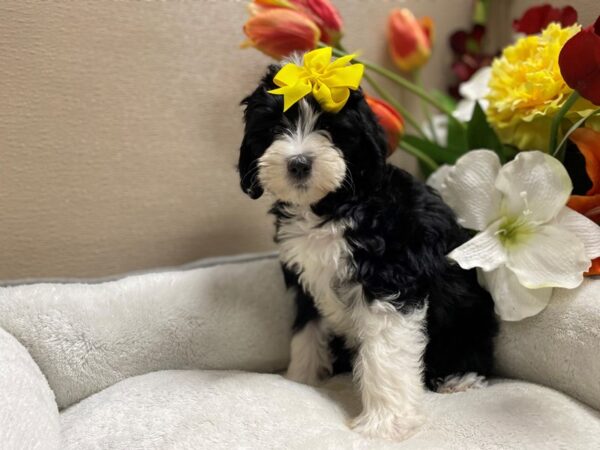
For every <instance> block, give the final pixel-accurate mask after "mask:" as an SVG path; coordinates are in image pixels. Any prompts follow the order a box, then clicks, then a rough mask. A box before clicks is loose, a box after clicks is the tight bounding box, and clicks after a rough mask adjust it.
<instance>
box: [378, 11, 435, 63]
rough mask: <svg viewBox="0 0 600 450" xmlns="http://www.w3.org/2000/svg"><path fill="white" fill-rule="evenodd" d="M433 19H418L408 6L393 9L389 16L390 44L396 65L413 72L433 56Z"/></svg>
mask: <svg viewBox="0 0 600 450" xmlns="http://www.w3.org/2000/svg"><path fill="white" fill-rule="evenodd" d="M433 26H434V25H433V21H432V20H431V18H430V17H423V18H422V19H421V20H417V19H416V18H415V16H414V15H413V13H412V12H410V11H409V10H408V9H406V8H402V9H393V10H392V11H391V12H390V15H389V17H388V26H387V29H388V46H389V49H390V54H391V55H392V59H393V61H394V63H395V64H396V66H398V67H399V68H400V70H403V71H405V72H412V71H413V70H416V69H418V68H420V67H421V66H423V65H424V64H425V63H426V62H427V61H428V60H429V57H430V56H431V46H432V41H433Z"/></svg>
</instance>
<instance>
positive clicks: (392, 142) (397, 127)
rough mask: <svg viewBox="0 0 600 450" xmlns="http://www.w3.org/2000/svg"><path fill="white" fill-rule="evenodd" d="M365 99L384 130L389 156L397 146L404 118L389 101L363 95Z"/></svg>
mask: <svg viewBox="0 0 600 450" xmlns="http://www.w3.org/2000/svg"><path fill="white" fill-rule="evenodd" d="M365 100H366V101H367V104H368V105H369V107H370V108H371V111H373V113H374V114H375V117H377V120H378V121H379V124H380V125H381V127H382V128H383V130H384V131H385V135H386V137H387V142H388V156H390V155H391V154H392V153H394V151H395V150H396V148H397V147H398V142H400V137H401V136H402V134H403V133H404V119H403V118H402V116H401V115H400V113H399V112H398V111H396V110H395V109H394V108H393V107H392V106H391V105H390V104H389V103H387V102H385V101H383V100H381V99H378V98H374V97H371V96H369V95H365Z"/></svg>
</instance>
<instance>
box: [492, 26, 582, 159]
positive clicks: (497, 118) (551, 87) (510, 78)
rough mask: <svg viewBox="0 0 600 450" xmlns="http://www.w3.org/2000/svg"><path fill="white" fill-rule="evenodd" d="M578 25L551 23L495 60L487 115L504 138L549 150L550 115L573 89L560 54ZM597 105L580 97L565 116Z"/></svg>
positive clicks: (576, 115)
mask: <svg viewBox="0 0 600 450" xmlns="http://www.w3.org/2000/svg"><path fill="white" fill-rule="evenodd" d="M580 28H581V27H580V26H579V25H573V26H570V27H565V28H562V27H561V26H560V25H559V24H557V23H551V24H550V25H548V27H547V28H546V29H545V30H544V31H543V32H542V33H541V35H531V36H526V37H523V38H521V39H519V40H518V41H517V42H516V43H515V44H514V45H511V46H509V47H506V48H505V49H504V51H503V53H502V56H501V57H499V58H496V59H495V60H494V63H493V65H492V77H491V79H490V83H489V88H490V91H489V94H488V96H487V99H488V100H489V102H490V106H489V108H488V110H487V117H488V120H489V122H490V124H491V125H492V126H493V127H494V128H495V129H496V132H497V133H498V135H499V136H500V139H501V140H502V141H503V142H505V143H507V144H512V145H515V146H517V147H518V148H520V149H539V150H547V148H548V141H549V138H550V125H551V121H552V117H553V116H554V114H556V112H557V111H558V110H559V109H560V107H561V106H562V104H563V103H564V102H565V100H566V99H567V98H568V97H569V95H570V94H571V93H572V92H573V90H572V89H571V88H570V87H569V86H567V84H566V83H565V80H563V78H562V76H561V74H560V67H559V65H558V55H559V53H560V50H561V48H562V46H563V45H564V44H565V42H566V41H568V40H569V39H570V38H571V37H572V36H574V35H575V34H576V33H577V32H579V30H580ZM593 109H594V107H593V105H592V104H591V103H590V102H588V101H587V100H583V99H580V100H579V101H577V102H576V103H575V105H574V106H573V107H572V108H571V110H570V112H569V113H568V114H567V116H566V120H567V121H575V120H577V119H579V118H580V117H582V116H583V115H584V114H587V113H589V112H591V111H592V110H593Z"/></svg>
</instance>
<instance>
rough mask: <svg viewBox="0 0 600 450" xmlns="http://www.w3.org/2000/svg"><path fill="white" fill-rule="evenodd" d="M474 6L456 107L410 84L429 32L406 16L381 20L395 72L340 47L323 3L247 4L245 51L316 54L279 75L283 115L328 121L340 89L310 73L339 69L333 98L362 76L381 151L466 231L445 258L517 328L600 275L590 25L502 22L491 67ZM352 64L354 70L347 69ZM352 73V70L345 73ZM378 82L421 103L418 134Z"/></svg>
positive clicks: (549, 18) (570, 18)
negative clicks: (312, 103) (561, 293)
mask: <svg viewBox="0 0 600 450" xmlns="http://www.w3.org/2000/svg"><path fill="white" fill-rule="evenodd" d="M474 4H475V8H474V11H475V13H474V25H473V27H472V28H471V29H469V30H459V31H457V32H455V33H454V34H452V36H451V37H450V48H451V50H452V53H453V61H452V67H451V69H452V72H453V73H454V74H455V77H456V79H457V80H458V82H459V84H458V85H454V86H451V87H450V89H449V90H450V93H451V94H453V95H455V96H458V99H459V101H458V102H456V101H455V100H454V99H452V98H451V97H450V96H446V95H444V94H442V93H440V92H435V91H431V90H428V89H425V87H424V86H423V85H422V84H421V83H420V82H419V80H420V77H419V76H418V74H419V71H420V69H421V68H422V67H424V66H425V65H426V64H427V62H428V60H429V59H430V57H431V54H432V52H433V49H434V43H435V33H434V30H435V24H434V22H433V20H432V19H431V18H429V17H424V18H420V19H419V18H416V17H415V16H414V15H413V14H412V13H411V12H410V11H409V10H408V9H392V10H391V11H390V13H389V17H388V22H387V35H386V39H387V43H388V48H389V55H390V58H391V61H392V62H393V63H394V65H395V66H396V67H397V69H398V70H397V71H392V70H389V69H386V68H384V67H382V66H379V65H377V64H374V63H372V62H370V61H368V59H366V58H362V57H359V58H357V57H356V55H354V54H350V53H348V52H347V51H346V50H345V48H344V46H343V44H342V38H343V33H344V30H343V21H342V19H341V16H340V14H339V12H338V11H337V9H336V8H335V6H334V5H333V4H332V3H331V2H330V1H329V0H253V1H251V2H250V4H249V11H250V18H249V19H248V21H247V22H246V24H245V25H244V33H245V34H246V36H247V40H246V41H245V42H244V43H243V47H255V48H256V49H258V50H260V51H262V52H264V53H265V54H267V55H269V56H272V57H273V58H275V59H278V60H281V59H284V58H285V57H287V56H289V55H291V54H292V53H294V52H304V51H309V50H315V49H317V48H319V47H323V49H322V50H323V51H318V52H311V54H310V55H311V58H315V61H308V63H307V62H306V61H305V67H306V68H305V69H304V72H306V73H304V72H303V73H296V72H293V71H290V70H283V69H285V66H284V68H283V69H282V71H281V72H280V73H279V74H278V79H277V80H275V84H276V85H277V86H278V89H275V90H274V91H273V92H274V93H277V94H281V95H284V99H285V102H286V105H288V107H289V105H291V104H292V103H293V101H294V99H296V98H300V97H301V96H303V95H306V92H305V91H306V89H309V90H310V89H313V90H315V91H316V92H314V95H319V96H322V97H323V98H322V99H321V100H323V101H321V100H319V102H320V103H321V104H322V105H325V106H326V107H327V108H329V109H328V110H330V111H332V112H335V111H336V110H338V109H340V108H341V107H343V104H344V99H343V98H342V97H343V93H342V91H344V90H343V89H342V90H339V88H338V87H337V86H341V84H339V83H340V81H336V82H337V83H338V84H335V83H333V84H331V83H329V84H328V82H327V81H326V80H327V79H333V78H336V77H337V76H336V77H333V76H330V77H329V78H328V77H326V76H323V77H316V78H315V79H314V80H313V78H314V76H313V75H314V73H316V72H314V71H315V70H317V71H321V70H326V71H327V73H333V72H335V71H340V70H342V69H343V70H344V71H345V72H344V73H343V82H342V85H343V87H344V89H345V91H344V92H347V88H348V87H349V88H351V89H356V88H357V87H358V86H357V85H356V81H357V80H359V79H360V76H361V75H363V71H364V79H365V81H366V82H367V83H368V84H369V86H370V88H371V90H372V91H373V93H374V94H376V95H377V96H378V97H375V96H373V95H371V94H369V95H367V96H366V100H367V103H368V104H369V106H370V107H371V109H372V111H373V112H374V114H375V115H376V117H377V118H378V119H379V121H380V123H381V125H382V128H383V129H384V131H385V132H386V136H387V141H388V146H389V151H388V154H391V153H392V152H394V151H395V150H396V149H401V150H402V151H405V152H408V153H410V154H412V155H413V156H415V157H416V158H417V159H418V161H419V163H420V167H421V169H422V171H423V173H424V175H425V176H428V184H429V185H430V186H432V187H433V188H434V189H437V191H438V192H439V194H440V195H441V196H442V198H443V199H444V200H445V201H446V203H447V204H448V205H449V206H450V207H451V208H452V209H453V210H454V212H455V213H456V216H457V220H458V221H459V223H461V224H462V225H463V226H464V227H465V228H467V229H469V230H472V232H473V238H472V239H471V240H470V241H468V242H466V243H465V244H463V245H462V246H460V247H458V248H456V249H455V250H453V251H452V252H451V253H450V254H449V255H448V257H449V258H450V259H452V260H454V261H456V263H457V264H459V265H460V266H461V267H463V268H466V269H471V268H477V271H478V275H479V279H480V283H481V284H482V285H484V286H486V287H487V288H488V290H489V291H490V292H491V294H492V297H493V298H494V301H495V303H496V311H497V313H498V314H499V315H500V317H502V318H503V319H505V320H520V319H523V318H525V317H529V316H532V315H534V314H537V313H539V312H540V311H541V310H543V309H544V307H545V306H546V305H547V304H548V302H549V301H550V296H551V293H552V289H553V288H555V287H560V288H569V289H570V288H575V287H577V286H579V284H581V282H582V281H583V277H584V274H585V275H589V276H593V275H600V226H599V224H600V17H599V18H598V19H597V20H596V22H595V24H593V25H591V26H588V27H586V28H582V26H581V25H580V24H579V23H578V22H577V20H578V17H577V12H576V10H575V9H574V8H572V7H570V6H565V7H564V8H554V7H552V6H549V5H540V6H536V7H533V8H530V9H529V10H527V11H526V12H525V13H524V15H523V16H522V17H521V18H518V19H516V20H515V21H514V22H513V29H514V32H515V41H514V42H513V43H512V44H511V45H508V46H506V47H505V48H503V49H502V50H501V51H500V52H499V53H498V54H496V56H495V57H494V53H490V52H487V51H486V50H485V45H484V43H485V40H484V38H485V19H486V5H487V2H486V1H485V0H474ZM321 53H323V55H324V56H323V58H325V59H326V60H327V61H328V64H329V57H330V56H331V53H333V55H334V56H336V57H338V60H337V61H334V62H333V63H331V64H329V65H327V66H322V67H321V65H320V64H321V63H320V62H319V61H318V60H316V59H317V58H319V57H320V56H319V55H320V54H321ZM315 55H316V56H315ZM352 58H354V59H355V61H356V62H357V63H358V64H354V65H352V66H346V63H347V62H348V61H349V60H350V59H352ZM338 61H339V63H337V64H336V62H338ZM311 64H312V65H315V68H311V67H312V66H311ZM350 67H354V69H352V70H355V71H360V72H361V73H360V74H358V73H346V72H348V70H349V68H350ZM332 71H333V72H332ZM292 72H293V73H292ZM336 73H337V72H336ZM340 73H341V72H340ZM311 77H312V78H311ZM381 77H383V78H386V79H388V80H390V81H392V82H393V83H396V84H398V85H399V86H401V87H402V88H403V89H405V90H407V91H408V92H410V93H412V94H414V95H416V96H417V97H419V99H420V100H421V102H422V106H423V108H422V110H423V113H424V114H423V115H424V116H425V118H426V120H425V121H424V122H423V123H422V122H421V121H419V120H418V119H417V118H416V117H415V116H413V115H412V114H411V112H410V111H408V110H407V109H406V108H404V107H403V105H402V104H401V103H400V102H399V101H398V100H397V99H396V98H395V97H394V96H393V95H391V94H390V92H389V91H387V90H386V89H384V88H383V87H382V86H381V85H380V84H379V81H378V80H379V79H380V78H381ZM307 80H312V81H311V82H308V81H307ZM323 80H325V81H323ZM317 81H318V82H319V83H320V84H319V87H318V88H317ZM336 89H338V90H339V92H337V90H336ZM325 106H324V107H325ZM431 110H434V111H435V113H434V114H430V111H431Z"/></svg>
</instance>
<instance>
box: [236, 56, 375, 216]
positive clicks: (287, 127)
mask: <svg viewBox="0 0 600 450" xmlns="http://www.w3.org/2000/svg"><path fill="white" fill-rule="evenodd" d="M279 69H280V67H279V66H276V65H272V66H270V67H269V70H268V71H267V74H266V75H265V76H264V78H263V79H262V81H261V83H260V84H259V86H258V87H257V88H256V90H255V91H254V92H253V93H252V94H251V95H249V96H248V97H246V98H245V99H244V100H243V101H242V104H243V105H245V106H246V108H245V111H244V120H245V132H244V138H243V141H242V145H241V148H240V159H239V165H238V168H239V172H240V180H241V187H242V190H243V191H244V192H245V193H246V194H248V195H249V196H250V197H251V198H258V197H260V196H261V195H262V194H263V192H264V190H267V191H268V192H270V193H271V194H272V195H273V196H274V197H275V198H276V199H277V200H281V201H284V202H288V203H292V204H300V205H310V204H314V203H316V202H318V201H319V200H321V199H323V198H324V197H325V196H327V195H328V194H330V193H333V192H341V191H348V192H349V193H351V194H357V193H358V192H359V191H365V190H368V189H372V188H373V187H374V186H375V185H376V184H377V183H378V182H379V180H380V177H381V174H382V171H383V168H384V166H385V157H386V141H385V136H384V133H383V130H382V129H381V127H380V126H379V124H378V122H377V119H376V118H375V116H374V115H373V113H372V112H371V109H370V108H369V106H368V105H367V103H366V101H365V99H364V96H363V94H362V92H361V91H360V90H358V91H351V92H350V98H349V99H348V102H347V103H346V105H345V106H344V107H343V108H342V110H341V111H339V112H337V113H328V112H325V111H323V110H322V109H321V107H320V106H319V104H318V103H317V102H316V101H315V100H314V98H313V97H312V96H311V95H308V96H306V97H304V98H303V99H302V100H300V101H299V102H297V103H296V104H294V105H293V106H292V107H291V108H290V109H288V110H287V111H286V112H285V113H284V112H283V97H282V96H280V95H274V94H269V93H268V92H267V91H269V90H271V89H275V88H276V86H275V85H274V83H273V77H274V76H275V74H276V73H277V71H278V70H279Z"/></svg>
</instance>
